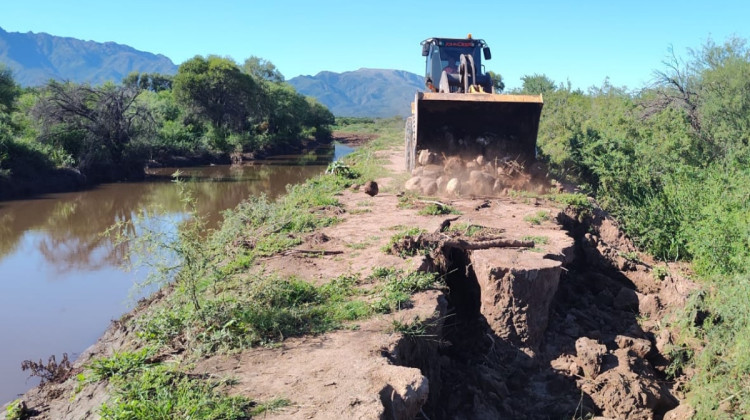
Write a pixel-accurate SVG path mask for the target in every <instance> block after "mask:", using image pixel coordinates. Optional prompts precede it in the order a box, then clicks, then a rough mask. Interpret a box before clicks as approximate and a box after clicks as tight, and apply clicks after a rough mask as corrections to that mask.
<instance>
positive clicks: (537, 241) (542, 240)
mask: <svg viewBox="0 0 750 420" xmlns="http://www.w3.org/2000/svg"><path fill="white" fill-rule="evenodd" d="M521 240H522V241H532V242H534V245H547V244H548V243H549V238H548V237H546V236H533V235H527V236H524V237H523V238H521Z"/></svg>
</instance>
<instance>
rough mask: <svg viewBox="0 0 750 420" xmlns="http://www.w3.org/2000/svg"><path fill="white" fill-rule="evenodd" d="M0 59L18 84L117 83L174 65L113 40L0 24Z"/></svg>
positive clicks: (174, 68) (165, 71)
mask: <svg viewBox="0 0 750 420" xmlns="http://www.w3.org/2000/svg"><path fill="white" fill-rule="evenodd" d="M0 63H3V64H5V65H7V66H8V67H10V69H11V70H12V71H13V78H14V80H15V81H16V83H18V84H19V85H21V86H24V87H26V86H39V85H43V84H45V83H46V82H47V81H49V80H50V79H54V80H69V81H71V82H76V83H90V84H92V85H99V84H102V83H104V82H107V81H112V82H116V83H119V82H120V81H122V79H123V78H124V77H125V76H127V75H128V73H130V72H132V71H139V72H145V73H161V74H175V73H177V66H176V65H175V64H174V63H173V62H172V60H170V59H169V58H167V57H165V56H163V55H161V54H152V53H149V52H144V51H138V50H136V49H135V48H133V47H129V46H127V45H121V44H117V43H114V42H104V43H101V42H94V41H82V40H80V39H76V38H68V37H60V36H54V35H49V34H46V33H38V34H35V33H33V32H27V33H20V32H6V31H5V30H3V29H2V28H0Z"/></svg>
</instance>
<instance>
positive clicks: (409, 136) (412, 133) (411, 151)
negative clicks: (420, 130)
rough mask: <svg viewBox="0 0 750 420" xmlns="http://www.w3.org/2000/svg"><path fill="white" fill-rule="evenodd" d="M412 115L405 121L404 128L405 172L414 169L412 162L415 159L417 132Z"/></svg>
mask: <svg viewBox="0 0 750 420" xmlns="http://www.w3.org/2000/svg"><path fill="white" fill-rule="evenodd" d="M414 124H415V121H414V115H412V116H410V117H408V118H407V119H406V126H405V127H404V143H405V145H404V150H405V151H406V152H405V156H404V157H405V158H406V170H407V171H409V172H411V170H412V169H414V161H415V159H416V157H415V156H414V155H415V153H416V145H417V131H416V129H415V127H414Z"/></svg>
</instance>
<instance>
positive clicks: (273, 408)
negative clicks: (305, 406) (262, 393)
mask: <svg viewBox="0 0 750 420" xmlns="http://www.w3.org/2000/svg"><path fill="white" fill-rule="evenodd" d="M291 404H292V402H291V401H290V400H288V399H286V398H274V399H272V400H270V401H266V402H263V403H259V404H257V405H256V406H255V407H253V409H252V410H250V414H251V415H252V416H255V417H257V416H260V415H261V414H266V413H276V412H278V411H281V410H282V409H283V408H284V407H289V406H290V405H291Z"/></svg>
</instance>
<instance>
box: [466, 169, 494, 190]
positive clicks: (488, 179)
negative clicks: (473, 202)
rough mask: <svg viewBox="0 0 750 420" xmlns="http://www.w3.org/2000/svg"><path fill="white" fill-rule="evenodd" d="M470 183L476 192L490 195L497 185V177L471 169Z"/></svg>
mask: <svg viewBox="0 0 750 420" xmlns="http://www.w3.org/2000/svg"><path fill="white" fill-rule="evenodd" d="M469 185H470V186H471V191H472V192H473V193H474V194H477V195H490V194H492V189H493V187H494V186H495V177H493V176H492V175H490V174H486V173H484V172H482V171H471V173H469Z"/></svg>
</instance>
